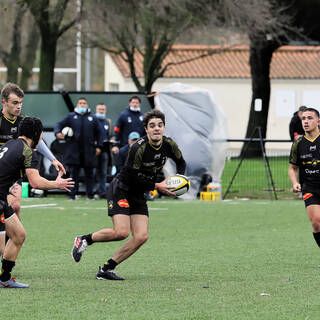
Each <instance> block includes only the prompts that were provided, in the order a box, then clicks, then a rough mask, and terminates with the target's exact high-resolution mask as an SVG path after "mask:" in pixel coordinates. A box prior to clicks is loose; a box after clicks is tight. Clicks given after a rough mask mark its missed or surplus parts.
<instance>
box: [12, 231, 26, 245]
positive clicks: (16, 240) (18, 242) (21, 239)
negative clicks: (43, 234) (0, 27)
mask: <svg viewBox="0 0 320 320" xmlns="http://www.w3.org/2000/svg"><path fill="white" fill-rule="evenodd" d="M26 237H27V234H26V232H25V231H24V230H23V231H21V232H19V233H18V234H17V235H15V237H13V239H12V241H13V242H14V243H15V244H16V245H17V246H19V247H21V246H22V245H23V243H24V241H25V240H26Z"/></svg>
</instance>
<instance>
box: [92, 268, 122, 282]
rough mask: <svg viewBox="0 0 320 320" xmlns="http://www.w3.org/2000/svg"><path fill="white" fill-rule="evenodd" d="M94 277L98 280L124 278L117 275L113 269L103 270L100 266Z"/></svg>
mask: <svg viewBox="0 0 320 320" xmlns="http://www.w3.org/2000/svg"><path fill="white" fill-rule="evenodd" d="M96 278H97V279H98V280H124V278H121V277H119V276H117V275H116V274H115V272H114V270H111V269H109V270H103V269H102V268H101V267H99V271H98V273H97V275H96Z"/></svg>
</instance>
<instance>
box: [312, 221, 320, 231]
mask: <svg viewBox="0 0 320 320" xmlns="http://www.w3.org/2000/svg"><path fill="white" fill-rule="evenodd" d="M311 223H312V229H313V232H315V233H316V232H320V220H319V219H314V220H312V222H311Z"/></svg>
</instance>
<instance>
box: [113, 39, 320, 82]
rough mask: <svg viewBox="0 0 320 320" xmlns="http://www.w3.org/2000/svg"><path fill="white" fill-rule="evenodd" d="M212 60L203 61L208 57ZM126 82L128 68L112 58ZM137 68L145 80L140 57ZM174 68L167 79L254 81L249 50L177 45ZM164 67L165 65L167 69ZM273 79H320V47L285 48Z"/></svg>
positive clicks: (275, 61) (277, 58)
mask: <svg viewBox="0 0 320 320" xmlns="http://www.w3.org/2000/svg"><path fill="white" fill-rule="evenodd" d="M208 53H209V55H208V56H204V57H201V56H202V55H205V54H208ZM111 57H112V59H113V61H114V62H115V64H116V65H117V66H118V68H119V70H120V72H121V74H122V75H123V76H124V77H125V78H129V77H130V71H129V67H128V65H127V64H126V63H125V62H124V61H123V60H122V59H121V58H120V57H119V56H116V55H111ZM136 57H137V59H136V63H135V67H136V70H137V75H138V77H140V78H143V72H142V70H143V61H142V56H141V55H140V54H138V53H137V55H136ZM185 60H187V61H188V62H185V63H182V64H177V65H170V66H169V67H168V69H167V70H166V72H165V74H164V77H165V78H246V79H248V78H250V77H251V75H250V66H249V48H248V46H236V47H229V48H227V47H221V46H197V45H190V46H188V45H177V46H173V48H172V50H171V52H170V53H169V54H168V56H167V57H166V58H165V60H164V64H167V63H179V62H182V61H185ZM164 64H163V65H164ZM270 76H271V78H273V79H319V78H320V46H283V47H281V48H279V49H278V50H277V51H276V52H275V53H274V54H273V58H272V63H271V72H270Z"/></svg>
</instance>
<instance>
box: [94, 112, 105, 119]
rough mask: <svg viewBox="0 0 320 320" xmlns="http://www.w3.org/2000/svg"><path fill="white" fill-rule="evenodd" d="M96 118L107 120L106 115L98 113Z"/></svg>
mask: <svg viewBox="0 0 320 320" xmlns="http://www.w3.org/2000/svg"><path fill="white" fill-rule="evenodd" d="M96 117H97V118H98V119H105V118H106V115H105V114H104V113H96Z"/></svg>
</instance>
